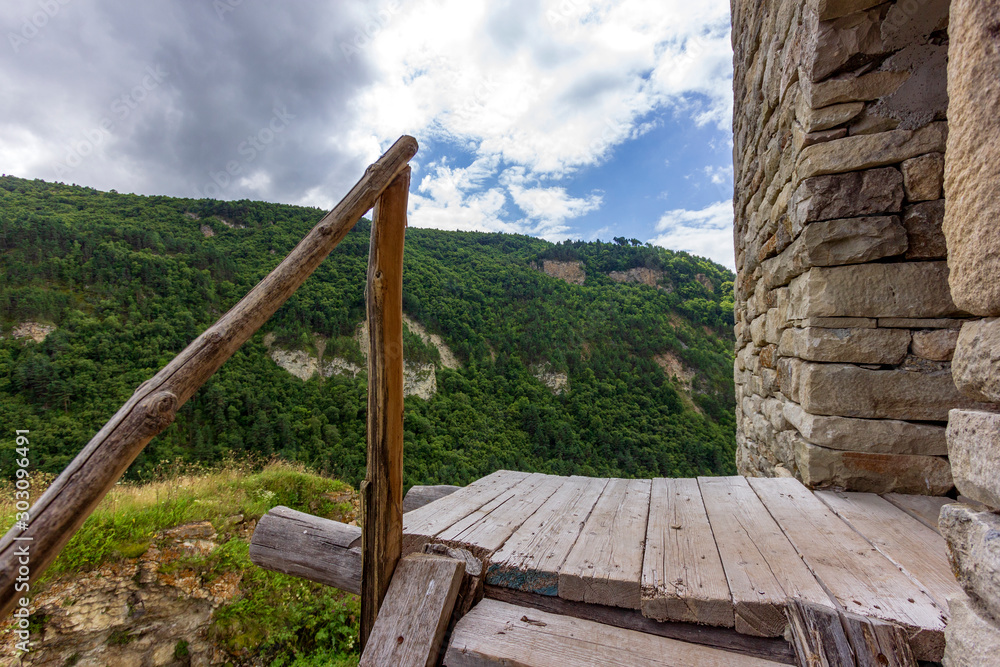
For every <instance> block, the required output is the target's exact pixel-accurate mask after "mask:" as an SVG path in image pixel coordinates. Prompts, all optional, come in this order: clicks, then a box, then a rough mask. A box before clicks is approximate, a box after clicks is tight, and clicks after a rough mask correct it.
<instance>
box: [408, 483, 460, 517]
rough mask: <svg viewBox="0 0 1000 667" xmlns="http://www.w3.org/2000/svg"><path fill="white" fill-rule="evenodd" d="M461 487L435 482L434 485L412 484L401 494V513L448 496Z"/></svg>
mask: <svg viewBox="0 0 1000 667" xmlns="http://www.w3.org/2000/svg"><path fill="white" fill-rule="evenodd" d="M461 488H462V487H460V486H452V485H451V484H436V485H434V486H412V487H410V490H409V491H407V492H406V495H405V496H403V514H406V513H407V512H412V511H413V510H415V509H419V508H421V507H423V506H424V505H427V504H429V503H432V502H434V501H435V500H438V499H440V498H444V497H445V496H449V495H451V494H453V493H455V492H456V491H458V490H459V489H461Z"/></svg>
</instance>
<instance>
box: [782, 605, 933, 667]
mask: <svg viewBox="0 0 1000 667" xmlns="http://www.w3.org/2000/svg"><path fill="white" fill-rule="evenodd" d="M788 618H789V622H790V624H791V628H792V632H791V634H792V642H793V645H794V646H795V654H796V658H797V659H798V663H799V664H800V665H803V667H916V665H917V662H916V660H914V658H913V653H912V652H911V651H910V645H909V643H908V640H907V636H906V633H905V632H904V631H903V630H902V628H900V627H899V626H896V625H893V624H892V623H886V622H885V621H879V620H876V619H872V618H867V617H864V616H859V615H857V614H851V613H847V612H844V611H840V610H836V609H831V608H830V607H827V606H825V605H814V604H811V603H809V602H806V601H804V600H801V599H793V598H789V603H788Z"/></svg>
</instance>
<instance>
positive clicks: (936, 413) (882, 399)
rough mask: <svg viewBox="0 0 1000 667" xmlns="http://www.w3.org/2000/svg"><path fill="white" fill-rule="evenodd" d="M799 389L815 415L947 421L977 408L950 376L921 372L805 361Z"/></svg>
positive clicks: (801, 399) (801, 402) (804, 403)
mask: <svg viewBox="0 0 1000 667" xmlns="http://www.w3.org/2000/svg"><path fill="white" fill-rule="evenodd" d="M798 389H799V391H798V394H799V400H798V401H797V402H798V404H799V405H801V406H802V408H803V409H804V410H805V411H806V412H809V413H812V414H814V415H839V416H842V417H858V418H861V419H912V420H917V421H940V422H943V421H947V420H948V410H950V409H951V408H971V407H977V406H976V405H975V404H974V403H973V402H972V401H969V400H968V399H967V398H965V397H964V396H962V395H961V394H960V393H959V392H958V389H956V388H955V383H954V382H952V379H951V373H949V372H948V371H940V372H937V373H917V372H913V371H904V370H870V369H867V368H860V367H858V366H853V365H851V364H816V363H807V362H804V363H803V364H802V368H801V371H800V378H799V386H798Z"/></svg>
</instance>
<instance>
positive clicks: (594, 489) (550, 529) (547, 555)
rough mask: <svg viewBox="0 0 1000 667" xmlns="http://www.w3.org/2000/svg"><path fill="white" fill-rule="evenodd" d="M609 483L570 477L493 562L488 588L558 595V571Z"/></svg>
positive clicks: (489, 569)
mask: <svg viewBox="0 0 1000 667" xmlns="http://www.w3.org/2000/svg"><path fill="white" fill-rule="evenodd" d="M607 483H608V480H607V479H595V478H590V477H571V478H570V479H569V480H568V481H567V482H566V484H564V485H563V486H562V487H561V488H560V489H559V490H557V491H556V492H555V493H553V494H552V496H550V497H549V499H548V500H546V501H545V504H544V505H542V506H541V507H540V508H539V509H538V511H537V512H535V513H534V514H533V515H532V516H531V517H530V518H529V519H528V520H527V521H525V522H524V523H523V524H522V525H521V527H520V528H518V529H517V532H515V533H514V534H513V535H511V537H510V539H508V540H507V541H506V542H505V543H504V545H503V546H502V547H501V548H500V550H498V551H497V552H495V553H494V554H493V555H492V556H490V564H489V568H488V569H487V574H486V583H488V584H492V585H497V586H507V587H510V588H517V589H520V590H523V591H531V592H533V593H541V594H542V595H557V594H558V593H559V568H560V567H561V566H562V564H563V563H564V562H565V561H566V556H568V555H569V552H570V550H571V549H572V548H573V545H574V544H576V539H577V537H579V535H580V531H581V530H582V529H583V524H584V522H585V521H586V520H587V517H588V516H590V512H591V510H592V509H593V508H594V505H595V504H596V503H597V499H598V498H599V497H600V496H601V492H602V491H603V490H604V487H605V486H607Z"/></svg>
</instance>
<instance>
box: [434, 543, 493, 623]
mask: <svg viewBox="0 0 1000 667" xmlns="http://www.w3.org/2000/svg"><path fill="white" fill-rule="evenodd" d="M423 553H425V554H437V555H439V556H448V557H449V558H454V559H456V560H460V561H462V563H464V564H465V574H463V575H462V585H461V586H459V588H458V598H456V600H455V611H453V612H452V615H451V618H452V624H454V623H457V622H458V619H460V618H462V617H463V616H465V615H466V614H467V613H468V612H469V610H470V609H472V607H473V606H474V605H475V604H476V603H477V602H479V601H480V600H482V599H483V584H484V581H483V579H484V577H483V562H482V561H481V560H479V559H478V558H476V557H475V556H474V555H472V552H471V551H469V550H467V549H459V548H457V547H449V546H448V545H447V544H438V543H432V542H428V543H427V544H425V545H424V550H423Z"/></svg>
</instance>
